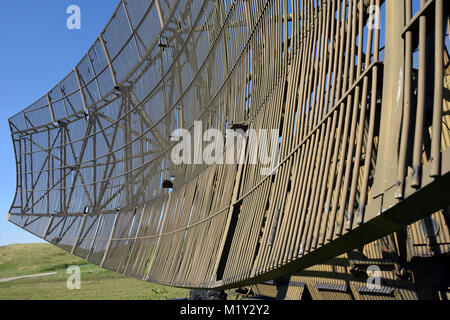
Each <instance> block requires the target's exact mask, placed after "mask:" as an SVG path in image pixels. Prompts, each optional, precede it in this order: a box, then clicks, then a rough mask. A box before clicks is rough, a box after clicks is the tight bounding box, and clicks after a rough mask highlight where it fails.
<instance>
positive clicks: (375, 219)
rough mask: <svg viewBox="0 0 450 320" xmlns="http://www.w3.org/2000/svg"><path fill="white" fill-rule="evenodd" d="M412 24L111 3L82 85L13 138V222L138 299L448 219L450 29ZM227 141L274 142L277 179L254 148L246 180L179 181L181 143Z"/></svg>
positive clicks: (358, 10)
mask: <svg viewBox="0 0 450 320" xmlns="http://www.w3.org/2000/svg"><path fill="white" fill-rule="evenodd" d="M411 4H412V2H411V1H409V0H406V1H387V2H384V1H381V0H370V1H357V0H335V1H332V0H321V1H319V0H302V1H291V0H253V1H240V0H238V1H210V0H206V1H200V0H198V1H197V0H195V1H191V0H174V1H162V0H159V1H158V0H156V1H149V2H141V1H137V0H136V1H126V2H125V1H120V3H119V5H118V7H117V9H116V11H115V13H114V15H113V17H112V18H111V21H110V22H109V23H108V25H107V26H106V27H105V29H104V31H103V32H102V34H101V35H100V36H99V38H98V40H97V41H96V42H95V43H94V45H93V46H92V47H91V49H90V50H89V51H88V53H87V54H86V56H85V57H84V58H83V59H82V60H81V62H80V63H79V64H78V65H77V66H76V67H75V69H74V71H73V72H71V73H70V74H69V75H68V76H67V77H66V78H65V79H64V80H63V81H61V82H60V83H59V84H58V85H57V86H56V87H55V88H54V89H52V90H51V91H50V92H49V93H48V94H47V95H45V96H44V97H43V98H42V99H40V100H38V101H37V102H36V103H34V104H33V105H32V106H30V107H28V108H26V109H25V110H24V111H22V112H20V113H19V114H17V115H15V116H13V117H11V118H10V120H9V124H10V128H11V133H12V139H13V143H14V148H15V155H16V163H17V189H16V196H15V199H14V203H13V204H12V206H11V209H10V212H9V214H8V219H9V221H11V222H12V223H14V224H16V225H18V226H19V227H21V228H24V229H26V230H28V231H30V232H32V233H33V234H35V235H37V236H39V237H41V238H43V239H46V240H47V241H49V242H51V243H53V244H55V245H57V246H59V247H61V248H63V249H65V250H67V251H69V252H72V253H73V254H75V255H77V256H80V257H82V258H84V259H86V260H88V261H91V262H93V263H95V264H98V265H101V266H102V267H104V268H107V269H110V270H114V271H117V272H120V273H123V274H126V275H129V276H132V277H136V278H138V279H143V280H148V281H153V282H158V283H163V284H167V285H172V286H180V287H191V288H219V287H220V288H227V287H236V286H239V285H246V284H252V283H256V282H259V281H264V280H268V279H274V278H277V277H281V276H284V275H287V274H292V273H293V272H296V271H298V270H301V269H305V268H307V267H310V266H313V265H315V264H320V263H324V262H325V261H328V260H329V259H331V258H333V257H336V256H338V255H340V254H342V253H345V252H347V251H349V250H352V249H354V248H357V247H361V246H362V245H364V244H367V243H371V242H373V241H375V240H377V239H380V238H382V237H384V236H386V235H389V234H392V233H393V232H396V231H399V230H401V229H402V228H404V227H405V226H407V225H410V224H412V223H414V222H415V221H417V220H419V219H421V218H425V217H428V216H430V215H431V214H432V213H435V212H437V211H439V210H441V209H442V208H444V207H445V206H447V205H448V204H449V203H450V197H449V196H448V194H447V192H446V190H448V188H449V186H450V150H449V149H448V146H449V142H450V140H449V126H448V123H449V114H448V105H449V99H448V90H449V81H448V70H449V69H448V51H447V50H448V46H447V45H448V42H446V41H447V40H448V39H446V37H445V32H448V25H447V20H445V19H446V18H447V17H448V12H449V11H448V4H447V2H445V3H444V1H443V0H428V1H426V2H425V1H421V2H420V8H419V9H418V12H417V13H414V12H413V11H412V5H411ZM376 8H378V9H376ZM378 13H379V15H378ZM377 18H378V19H377ZM155 21H159V23H155ZM377 21H378V22H379V27H378V26H377V25H376V22H377ZM443 26H444V27H443ZM415 30H419V31H418V32H415ZM416 50H418V57H417V58H415V53H414V52H415V51H416ZM431 53H434V54H431ZM431 57H434V58H431ZM431 92H433V94H431ZM196 121H197V123H198V121H201V122H202V124H201V128H198V126H197V125H196ZM231 126H234V127H248V128H250V129H255V130H259V129H274V130H277V132H278V135H279V137H280V138H279V140H278V147H279V154H278V161H277V163H275V166H274V167H270V168H269V171H270V174H269V175H267V174H266V175H262V174H261V169H264V165H263V164H251V161H250V160H251V159H250V157H251V155H252V148H254V146H252V145H250V144H249V145H247V147H246V148H244V149H243V152H242V153H240V154H238V155H237V157H238V158H239V157H241V160H244V161H241V162H239V163H241V164H239V165H236V164H206V163H204V162H201V161H199V162H195V163H194V164H181V165H177V164H175V163H173V161H172V158H171V152H172V150H173V148H174V147H175V145H176V143H175V142H173V141H172V139H171V135H172V133H173V132H174V130H176V129H180V128H184V129H187V130H188V132H189V133H191V134H194V133H195V132H196V130H199V129H200V131H201V130H203V131H205V130H206V129H208V128H216V129H218V130H220V131H221V132H222V133H223V135H224V136H225V137H226V135H225V133H226V129H227V128H229V127H231ZM203 131H202V132H203ZM207 144H208V143H207V142H206V141H195V142H194V145H195V148H201V150H204V148H205V147H206V146H207ZM229 153H231V149H229V148H227V149H226V150H225V151H224V157H225V156H226V155H227V154H229ZM266 169H267V168H266ZM165 181H171V182H172V184H173V190H172V189H171V188H165V187H163V182H165ZM436 214H438V213H436ZM433 217H434V216H433ZM437 219H441V218H439V217H438V218H437ZM439 222H440V223H442V222H443V220H439ZM410 228H415V229H417V228H416V225H415V224H413V225H412V226H411V227H410ZM415 229H414V230H415ZM443 230H444V231H443V234H442V235H441V236H440V237H441V238H439V240H438V241H441V242H439V243H442V246H443V247H442V248H443V249H444V250H448V248H447V247H446V246H448V238H449V236H448V228H446V229H443ZM435 242H436V241H435ZM299 281H300V282H302V281H301V280H299ZM305 283H307V282H305ZM335 285H339V286H341V285H342V284H340V283H335ZM307 286H308V287H311V294H312V295H317V297H319V296H320V297H322V298H333V297H334V298H336V299H337V298H339V299H341V298H342V299H347V298H350V297H351V293H350V291H352V292H353V295H358V294H360V295H362V294H363V293H365V291H364V290H362V291H361V290H359V291H358V290H357V289H354V288H353V287H351V288H350V287H346V291H347V292H345V293H343V292H340V293H339V292H338V293H337V292H335V290H334V291H333V290H331V291H330V290H328V291H327V293H326V294H324V293H323V292H322V291H323V290H319V289H317V288H316V287H314V285H310V284H307ZM355 290H356V291H355ZM319 291H320V292H319ZM325 291H326V290H325ZM302 292H303V289H302V290H300V291H298V292H297V291H296V293H295V294H294V295H301V294H302ZM355 292H356V293H355ZM358 292H359V293H358Z"/></svg>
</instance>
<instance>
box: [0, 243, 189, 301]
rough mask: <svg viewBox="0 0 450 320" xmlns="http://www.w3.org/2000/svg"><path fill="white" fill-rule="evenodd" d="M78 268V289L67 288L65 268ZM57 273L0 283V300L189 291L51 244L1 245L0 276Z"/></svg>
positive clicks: (153, 296)
mask: <svg viewBox="0 0 450 320" xmlns="http://www.w3.org/2000/svg"><path fill="white" fill-rule="evenodd" d="M71 265H77V266H79V267H80V269H81V289H80V290H69V289H67V285H66V282H67V279H68V278H69V276H70V275H69V274H67V273H66V271H67V267H68V266H71ZM49 272H56V274H53V275H49V276H45V277H39V278H26V279H19V280H13V281H9V282H0V300H11V299H13V300H17V299H20V300H21V299H25V300H28V299H33V300H34V299H38V300H40V299H52V300H53V299H61V300H66V299H67V300H69V299H83V300H84V299H95V300H97V299H101V300H103V299H105V300H106V299H108V300H109V299H147V300H165V299H174V298H186V297H187V296H188V295H189V291H188V290H184V289H178V288H171V287H165V286H161V285H157V284H153V283H149V282H145V281H140V280H136V279H133V278H129V277H126V276H123V275H120V274H117V273H114V272H111V271H108V270H104V269H101V268H99V267H97V266H95V265H93V264H90V263H88V262H86V261H84V260H81V259H79V258H77V257H75V256H73V255H71V254H69V253H67V252H65V251H63V250H62V249H60V248H57V247H55V246H53V245H50V244H25V245H10V246H4V247H0V279H4V278H10V277H17V276H24V275H32V274H41V273H49Z"/></svg>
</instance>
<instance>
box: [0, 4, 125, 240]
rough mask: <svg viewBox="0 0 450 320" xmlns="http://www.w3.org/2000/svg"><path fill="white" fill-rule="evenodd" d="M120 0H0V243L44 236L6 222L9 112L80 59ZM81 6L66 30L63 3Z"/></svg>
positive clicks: (10, 175)
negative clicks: (77, 24) (76, 24)
mask: <svg viewBox="0 0 450 320" xmlns="http://www.w3.org/2000/svg"><path fill="white" fill-rule="evenodd" d="M118 2H119V1H118V0H1V1H0V41H1V42H0V97H1V98H0V146H1V156H0V246H2V245H6V244H11V243H30V242H42V240H40V239H39V238H37V237H35V236H33V235H31V234H30V233H28V232H26V231H23V230H22V229H20V228H18V227H16V226H15V225H13V224H11V223H9V222H7V221H6V220H5V219H4V217H5V216H6V214H7V213H8V211H9V208H10V206H11V203H12V200H13V197H14V193H15V186H16V174H15V173H16V167H15V161H14V151H13V145H12V142H11V136H10V133H9V126H8V118H9V117H11V116H12V115H14V114H15V113H17V112H19V111H21V110H22V109H24V108H25V107H27V106H29V105H30V104H31V103H33V102H34V101H36V100H37V99H38V98H40V97H42V96H43V95H44V94H46V93H47V91H49V90H50V89H52V88H53V86H54V85H56V84H57V83H58V82H59V81H60V80H62V79H63V78H64V76H65V75H66V74H68V73H69V72H70V71H71V70H72V69H73V68H74V67H75V65H76V64H77V63H78V62H79V61H80V60H81V58H82V57H83V55H84V54H85V53H86V52H87V50H88V49H89V48H90V46H91V45H92V44H93V43H94V41H95V39H96V38H97V37H98V35H99V34H100V32H101V31H102V30H103V28H104V27H105V25H106V23H107V22H108V20H109V18H110V17H111V15H112V13H113V12H114V9H115V8H116V6H117V4H118ZM70 5H77V6H79V7H80V9H81V29H80V30H69V29H68V28H67V26H66V21H67V19H68V18H69V16H70V15H69V14H67V13H66V9H67V8H68V7H69V6H70Z"/></svg>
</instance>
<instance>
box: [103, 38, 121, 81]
mask: <svg viewBox="0 0 450 320" xmlns="http://www.w3.org/2000/svg"><path fill="white" fill-rule="evenodd" d="M98 38H99V40H100V44H101V45H102V48H103V52H104V53H105V57H106V62H107V63H108V67H109V71H110V72H111V77H112V80H113V84H114V87H117V78H116V73H115V72H114V69H113V66H112V64H111V57H110V56H109V52H108V50H107V49H106V44H105V40H104V39H103V35H101V34H100V36H99V37H98Z"/></svg>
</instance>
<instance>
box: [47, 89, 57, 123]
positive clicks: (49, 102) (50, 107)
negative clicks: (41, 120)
mask: <svg viewBox="0 0 450 320" xmlns="http://www.w3.org/2000/svg"><path fill="white" fill-rule="evenodd" d="M47 103H48V110H49V111H50V116H51V117H52V122H53V123H55V122H56V121H55V114H54V113H53V105H52V101H51V100H50V95H49V94H48V93H47Z"/></svg>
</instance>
